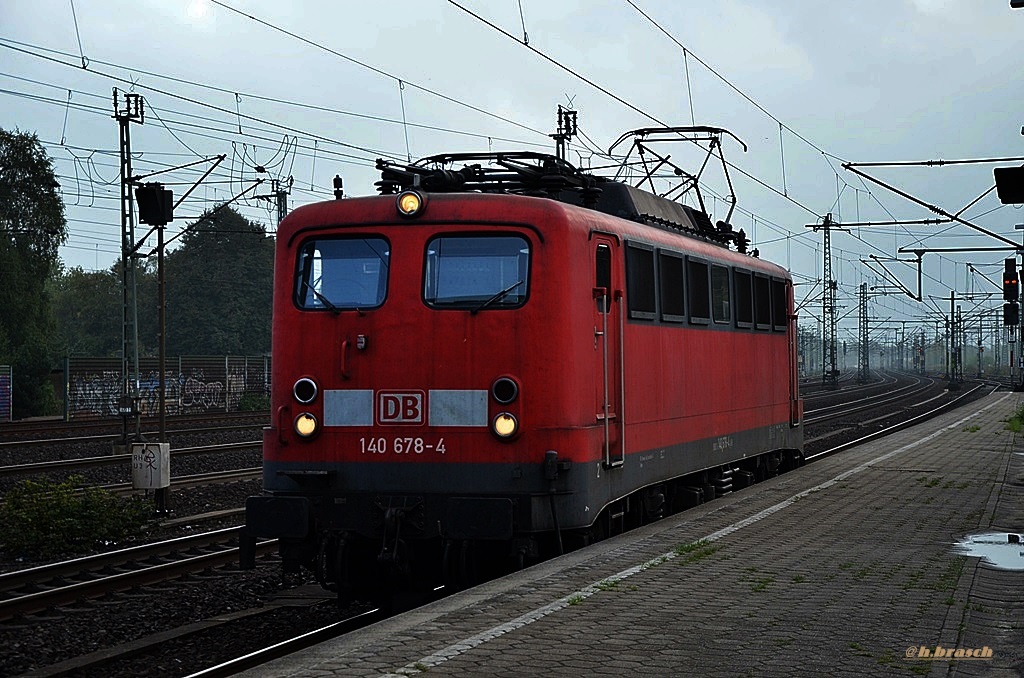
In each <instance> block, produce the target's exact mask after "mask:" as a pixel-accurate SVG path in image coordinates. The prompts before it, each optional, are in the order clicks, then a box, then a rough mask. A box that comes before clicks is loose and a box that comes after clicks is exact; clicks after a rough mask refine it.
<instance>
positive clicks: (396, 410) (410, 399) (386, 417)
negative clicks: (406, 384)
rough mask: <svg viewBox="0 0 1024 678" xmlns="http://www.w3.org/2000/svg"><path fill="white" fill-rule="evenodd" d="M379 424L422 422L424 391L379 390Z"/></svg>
mask: <svg viewBox="0 0 1024 678" xmlns="http://www.w3.org/2000/svg"><path fill="white" fill-rule="evenodd" d="M377 423H378V424H422V423H423V391H377Z"/></svg>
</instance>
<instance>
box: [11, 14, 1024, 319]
mask: <svg viewBox="0 0 1024 678" xmlns="http://www.w3.org/2000/svg"><path fill="white" fill-rule="evenodd" d="M459 4H460V5H462V6H463V7H464V8H465V10H469V12H473V13H475V14H477V15H479V18H477V17H474V16H472V15H471V14H470V13H469V12H467V11H465V10H464V9H460V7H459V6H458V5H457V4H455V3H453V2H448V1H445V0H417V1H416V2H411V1H404V0H396V1H392V2H388V3H377V2H358V3H357V2H344V1H342V2H337V1H336V2H312V1H293V2H270V1H269V0H266V1H264V0H223V2H213V1H212V0H194V1H193V0H181V1H179V2H175V1H173V0H132V1H123V2H122V1H119V0H102V1H101V0H93V1H89V0H75V1H74V4H73V5H72V2H71V1H69V0H6V1H4V2H0V111H2V114H0V125H2V126H3V127H4V128H7V129H11V128H19V129H21V130H25V131H31V132H35V133H37V134H38V135H39V138H40V139H41V140H42V141H43V142H44V144H45V146H46V148H47V150H48V152H49V153H50V155H51V156H52V157H53V158H54V159H55V161H56V167H57V172H58V174H59V180H60V183H61V186H62V192H63V195H64V199H65V202H66V204H67V205H68V209H67V216H68V217H69V226H70V231H71V237H70V239H69V241H68V244H67V246H66V247H65V248H63V249H62V250H61V256H62V257H63V259H64V261H65V263H66V264H67V265H69V266H81V267H83V268H85V269H87V270H91V269H96V268H100V269H103V268H108V267H109V266H110V265H111V264H112V263H113V262H114V260H115V258H116V257H117V255H118V253H119V251H120V246H119V233H120V225H119V215H118V199H117V196H118V190H119V189H118V183H117V182H118V156H117V149H118V128H117V123H116V122H115V121H114V120H113V119H112V118H111V114H112V110H113V104H112V93H111V90H112V88H113V87H118V88H120V89H122V90H129V89H131V88H132V87H134V90H135V91H136V92H138V93H141V94H142V95H143V96H144V97H145V100H146V117H145V122H144V124H142V125H133V126H132V130H131V141H132V150H133V152H134V157H135V160H134V165H135V166H134V170H135V172H136V173H145V172H151V171H155V170H156V169H162V168H166V167H169V166H173V165H177V164H184V163H189V162H193V161H195V160H197V159H199V158H200V157H211V156H215V155H219V154H226V156H227V158H226V160H225V161H224V162H223V163H222V164H221V165H220V167H219V168H218V169H217V170H216V171H215V172H214V174H213V175H212V176H211V177H210V180H211V182H212V183H211V182H208V183H206V184H204V186H203V187H201V188H200V189H198V190H197V191H196V193H195V194H194V195H193V199H191V200H189V201H188V202H187V203H186V204H185V205H183V206H182V207H180V208H179V209H178V211H177V212H176V221H175V222H174V224H173V225H172V228H171V232H172V233H173V232H176V230H178V229H180V228H181V227H183V226H184V225H185V224H186V223H187V222H188V217H194V216H196V215H198V214H199V213H201V212H202V211H203V210H204V209H206V208H208V207H209V206H211V205H213V204H214V202H215V201H218V200H224V199H226V198H228V197H231V196H233V195H235V194H237V193H239V192H242V191H244V190H246V189H247V188H251V187H252V186H253V183H252V182H253V180H254V179H255V178H256V177H257V176H263V177H267V178H276V179H279V180H281V181H283V182H287V180H288V178H289V177H292V181H293V185H292V189H291V194H290V196H289V208H294V207H296V206H298V205H301V204H305V203H308V202H312V201H315V200H322V199H329V198H330V197H331V193H330V191H331V188H332V186H331V179H332V178H333V177H334V176H335V174H340V175H341V176H342V177H344V181H345V190H346V192H347V193H348V194H349V195H366V194H370V193H372V192H373V182H374V181H375V180H376V179H377V178H378V177H377V175H376V173H375V172H374V171H373V162H374V160H375V159H376V158H377V157H390V158H394V159H403V160H404V159H406V158H408V157H412V158H413V159H415V158H417V157H422V156H426V155H432V154H436V153H442V152H458V151H485V150H488V149H489V148H490V149H494V150H510V149H527V150H538V151H546V150H552V149H553V146H552V142H551V140H550V139H549V138H547V136H546V134H549V133H551V132H553V131H554V126H555V111H556V108H557V106H558V105H559V104H562V105H565V106H568V105H572V107H573V108H575V109H576V110H577V111H578V112H579V113H578V116H579V117H578V120H579V127H580V130H581V131H582V132H583V133H584V134H585V138H582V137H581V138H580V139H578V140H576V142H575V143H574V144H573V145H572V147H571V151H570V158H569V159H570V160H571V161H573V162H575V163H577V164H581V165H584V166H604V165H607V164H608V160H607V159H606V158H602V157H600V156H599V155H598V154H596V153H595V152H594V151H595V150H600V151H601V153H606V152H607V150H608V147H609V146H610V145H611V144H612V142H613V141H615V139H616V138H618V136H619V135H620V134H621V133H622V132H624V131H626V130H629V129H636V128H640V127H650V126H655V125H657V124H658V123H657V122H655V121H660V122H662V123H667V124H672V125H689V124H693V123H696V124H698V125H714V126H719V127H725V128H727V129H729V130H730V131H731V132H732V133H734V134H735V135H736V136H737V137H738V138H739V139H741V140H742V141H743V142H745V143H746V144H747V147H748V148H747V151H746V152H745V153H744V152H743V150H742V147H741V146H740V145H739V144H738V143H736V142H734V141H733V140H731V139H728V138H726V140H725V142H724V144H723V145H724V150H725V154H726V159H727V160H728V161H729V162H731V163H732V164H733V165H735V169H733V170H731V171H730V176H731V178H732V181H733V185H734V189H735V194H736V196H737V199H738V206H737V210H736V213H735V214H734V215H733V218H732V223H733V224H734V226H736V227H743V228H745V229H746V231H747V233H748V235H752V236H753V238H754V241H755V242H754V244H755V246H757V247H759V248H760V251H761V255H762V256H763V257H764V258H767V259H771V260H774V261H777V262H779V263H782V264H783V265H787V266H789V267H790V268H791V270H792V271H793V272H794V275H795V276H796V277H797V280H798V282H800V283H802V284H801V286H800V287H799V288H798V298H803V297H804V296H810V297H814V296H817V294H818V293H819V292H818V291H816V290H815V282H816V281H818V280H819V279H820V277H821V269H822V261H821V259H822V255H821V236H820V234H816V233H813V232H811V231H810V229H808V228H806V227H805V225H806V224H812V223H816V222H819V221H820V220H821V217H822V216H823V215H825V214H826V213H832V214H833V217H834V218H835V219H836V220H838V221H844V222H853V221H869V220H892V219H894V218H895V219H928V218H937V216H938V215H936V214H934V213H932V212H931V211H929V210H927V209H924V208H921V207H919V206H916V205H914V204H913V203H911V202H909V201H908V200H906V199H904V198H901V197H899V196H897V195H895V194H893V193H891V192H889V191H887V190H886V189H884V188H882V187H880V186H878V185H875V184H872V183H870V182H867V181H865V180H862V179H861V178H860V177H858V176H857V175H856V174H854V173H852V172H850V171H848V170H844V169H843V168H842V164H843V163H844V162H879V161H910V160H922V161H924V160H937V159H944V160H952V159H970V158H993V157H1015V156H1024V138H1022V136H1021V126H1022V124H1024V110H1022V106H1021V103H1022V102H1024V86H1022V78H1021V76H1020V74H1019V72H1020V64H1021V61H1020V56H1019V48H1020V44H1021V41H1020V36H1021V33H1022V31H1024V10H1012V9H1010V8H1009V3H1008V2H1006V1H1005V0H860V1H858V2H821V1H820V0H785V1H780V0H776V1H774V2H771V1H769V0H718V1H715V2H711V1H710V0H685V1H684V0H607V1H598V0H578V1H572V0H562V1H561V2H557V3H555V2H550V1H548V0H544V1H543V2H542V1H540V0H521V2H520V0H488V1H487V2H482V1H480V0H459ZM230 8H235V10H238V11H233V10H232V9H230ZM645 14H646V15H647V16H646V17H645V16H644V15H645ZM247 15H251V16H247ZM483 20H486V21H489V22H491V23H493V24H494V25H495V26H496V27H497V29H500V30H501V31H505V32H506V33H508V34H510V35H511V36H512V37H511V38H510V37H508V36H507V35H504V34H502V33H501V32H499V30H497V29H496V28H494V27H491V26H489V25H487V24H486V23H484V21H483ZM76 23H77V26H76ZM524 28H525V34H526V36H528V43H529V46H525V45H524V44H523V43H524ZM289 33H290V34H291V35H289ZM680 45H682V47H680ZM531 48H533V49H531ZM683 48H685V50H686V52H685V55H684V49H683ZM534 50H536V51H534ZM545 57H547V58H545ZM549 59H550V60H549ZM83 60H84V61H85V63H86V65H87V67H86V68H83V67H82V64H83ZM705 64H706V65H705ZM559 65H560V66H562V67H564V69H568V70H563V68H561V67H560V66H559ZM707 66H710V67H711V68H712V69H714V71H715V72H717V75H716V74H715V73H714V72H712V71H711V70H709V69H708V68H707ZM573 73H575V74H576V75H574V74H573ZM579 76H582V78H586V80H589V81H590V82H592V83H594V85H597V86H599V87H600V88H603V89H604V90H607V91H608V92H610V93H611V94H614V95H615V97H618V98H619V99H621V100H622V101H618V100H616V99H615V98H613V97H612V96H611V95H610V94H608V93H605V92H602V91H601V89H598V88H596V87H595V86H594V85H592V84H588V82H586V81H585V80H584V79H582V78H581V77H579ZM118 79H120V80H118ZM69 91H70V103H69ZM623 102H625V103H623ZM780 127H781V132H780ZM626 148H627V147H625V146H624V147H620V148H618V149H616V151H617V152H624V151H625V150H626ZM666 150H668V151H669V152H671V153H672V155H673V159H676V160H679V161H680V162H681V163H683V164H684V165H687V166H689V167H690V168H691V169H695V167H696V165H695V164H694V163H699V162H700V161H701V159H702V158H701V157H699V156H698V155H697V151H696V149H695V148H693V147H692V146H686V145H682V144H680V145H674V146H672V147H671V148H669V147H666ZM1002 164H1004V165H1014V164H1021V163H1020V161H1016V162H1006V163H1002ZM257 165H261V166H264V167H265V168H266V169H267V173H265V174H260V175H258V174H257V173H256V171H255V169H254V168H255V167H256V166H257ZM993 166H998V165H993V164H981V165H966V166H947V167H924V168H911V167H899V168H863V171H865V172H868V173H869V174H871V175H872V176H875V177H878V178H880V179H882V180H884V181H886V182H888V183H892V184H893V185H895V186H897V187H899V188H900V189H901V190H904V191H907V192H909V193H911V194H913V195H914V196H916V197H918V198H920V199H921V200H923V201H925V202H927V203H928V204H932V205H936V206H938V207H941V208H943V209H945V210H947V211H949V212H953V213H956V212H959V211H960V210H961V209H963V208H964V207H965V206H966V205H968V204H969V203H970V202H971V201H973V200H974V199H975V198H977V197H978V196H980V195H981V194H983V193H984V192H985V191H986V190H988V189H989V188H991V187H992V185H993V181H992V168H993ZM205 168H206V165H202V164H201V165H198V166H197V167H196V168H194V169H193V170H189V171H185V172H178V173H175V174H174V175H171V176H165V180H167V181H171V182H173V181H186V180H194V179H195V178H198V172H201V171H203V170H204V169H205ZM189 172H191V174H190V173H189ZM747 175H749V176H747ZM703 179H704V181H703V182H702V183H703V185H704V187H705V197H706V198H707V200H708V208H709V210H710V211H712V213H713V214H712V216H713V218H714V219H720V218H723V217H724V216H725V209H726V208H725V205H724V204H723V202H722V201H721V200H719V199H717V198H715V197H713V196H714V195H716V194H717V195H719V196H722V195H726V194H727V193H728V190H727V189H726V187H725V184H724V182H723V178H722V175H721V171H720V169H719V168H717V167H714V166H712V167H709V168H708V170H707V171H706V173H705V175H703ZM173 189H174V191H175V194H176V195H180V194H181V192H182V191H183V190H184V189H185V186H183V185H174V186H173ZM269 190H270V188H269V186H267V185H266V184H264V185H262V186H260V187H258V188H255V189H253V190H250V191H249V192H248V193H247V194H246V195H245V196H244V198H243V202H242V203H240V204H241V205H242V208H241V209H242V211H243V212H244V213H245V214H246V215H247V216H249V217H250V218H252V219H254V220H257V221H260V222H262V223H264V224H266V225H267V226H268V227H270V228H271V229H272V228H273V226H274V224H275V223H276V220H275V217H274V214H273V212H272V210H270V209H269V202H268V201H265V200H259V199H253V198H252V196H254V195H262V194H267V193H269ZM962 216H963V217H964V218H967V219H969V220H971V221H972V222H973V223H976V224H977V225H978V226H981V227H983V228H985V229H987V230H990V231H992V232H995V233H998V234H1000V235H1003V236H1004V237H1007V238H1010V239H1012V240H1013V241H1014V242H1019V241H1020V238H1021V237H1022V236H1024V233H1022V232H1021V231H1017V230H1015V229H1014V225H1015V224H1017V223H1021V222H1024V216H1022V214H1021V212H1020V210H1019V209H1017V208H1015V207H1012V206H1000V204H999V201H998V199H997V198H996V195H995V192H994V191H993V192H991V193H990V194H988V195H987V196H985V197H984V198H982V199H981V200H980V201H979V202H977V204H975V205H974V206H973V207H971V208H970V209H968V210H966V211H965V212H964V213H963V215H962ZM1001 244H1003V243H1000V242H999V241H997V240H995V239H993V238H991V237H989V236H986V235H982V234H979V233H977V232H975V231H972V230H971V229H969V228H967V227H966V226H954V227H951V226H950V225H949V224H945V225H939V226H934V225H930V226H898V227H894V226H887V227H870V228H868V227H866V228H857V229H851V230H850V231H849V232H837V233H834V234H833V238H832V245H833V257H834V263H833V266H834V269H835V272H836V275H837V278H838V279H839V282H840V304H841V305H843V306H844V307H845V308H844V309H843V310H842V311H841V312H842V313H844V314H845V313H851V316H850V318H849V319H848V320H845V321H844V322H843V326H844V327H846V328H853V327H855V325H856V300H855V298H854V296H853V295H854V294H855V293H856V290H857V286H858V285H859V284H860V283H861V282H868V283H869V284H870V285H879V284H880V281H879V280H878V278H879V276H878V274H877V273H876V272H873V271H872V270H871V269H870V268H868V267H867V266H866V265H864V264H863V263H862V262H861V260H862V259H865V258H867V256H868V255H869V254H875V255H877V256H879V257H893V256H895V255H896V254H897V250H898V249H899V248H906V247H922V248H929V247H951V246H960V247H993V246H999V245H1001ZM901 256H902V257H903V258H907V257H908V256H910V255H901ZM1005 256H1007V253H1003V252H979V253H972V254H956V255H953V254H948V255H941V256H940V255H938V254H927V255H925V259H924V273H925V289H924V293H925V296H926V299H927V297H947V298H948V295H949V292H950V290H953V289H955V290H956V291H957V293H958V294H962V293H969V292H993V293H998V290H997V289H996V288H995V287H993V286H992V285H990V284H989V283H987V282H985V281H984V280H983V279H982V278H980V277H979V276H978V275H973V276H972V275H971V274H969V272H968V268H967V266H966V264H965V262H972V263H973V264H975V266H976V267H977V268H978V270H980V271H981V272H982V273H985V274H986V275H988V276H989V277H990V278H991V279H993V280H997V281H998V279H999V276H1000V275H1001V268H1002V260H1003V258H1004V257H1005ZM887 265H888V266H889V267H890V269H891V270H892V271H893V272H894V273H896V274H897V275H898V276H899V277H900V279H901V280H903V281H904V282H905V284H907V285H908V286H910V287H911V288H916V272H915V270H914V269H913V268H911V267H910V266H907V265H904V264H899V263H888V264H887ZM876 269H877V265H876ZM817 290H820V283H819V285H818V288H817ZM997 296H998V294H997ZM997 303H1001V299H997V298H996V297H993V299H992V300H991V301H989V302H988V303H987V304H986V306H987V307H990V308H996V306H997ZM938 308H941V309H948V302H945V303H942V302H932V303H925V304H918V303H916V302H913V301H912V300H910V299H909V298H907V297H905V296H900V295H899V293H894V294H891V295H889V296H887V297H877V298H874V299H872V314H873V315H875V316H877V317H881V318H885V317H890V316H891V317H894V318H898V319H904V318H907V317H922V316H923V315H924V314H925V313H928V312H934V311H935V310H936V309H938ZM970 308H973V304H972V303H969V302H965V304H964V310H965V311H967V310H969V309H970ZM803 315H804V316H805V317H806V316H807V315H820V310H819V309H818V307H817V304H815V306H814V307H813V308H808V309H807V310H806V311H805V312H803ZM846 331H848V330H844V332H846Z"/></svg>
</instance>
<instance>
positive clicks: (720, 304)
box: [711, 264, 732, 323]
mask: <svg viewBox="0 0 1024 678" xmlns="http://www.w3.org/2000/svg"><path fill="white" fill-rule="evenodd" d="M711 313H712V315H713V316H714V319H715V322H716V323H727V322H729V321H730V320H732V308H731V298H730V295H729V269H728V268H726V267H725V266H716V265H714V264H712V265H711Z"/></svg>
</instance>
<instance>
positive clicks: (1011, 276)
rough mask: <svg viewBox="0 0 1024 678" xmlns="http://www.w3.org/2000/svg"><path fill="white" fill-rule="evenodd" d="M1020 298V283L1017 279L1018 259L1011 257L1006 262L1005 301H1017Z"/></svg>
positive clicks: (1004, 274)
mask: <svg viewBox="0 0 1024 678" xmlns="http://www.w3.org/2000/svg"><path fill="white" fill-rule="evenodd" d="M1019 296H1020V281H1019V280H1018V279H1017V259H1016V258H1014V257H1011V258H1009V259H1006V260H1005V261H1004V270H1003V300H1004V301H1017V299H1018V297H1019Z"/></svg>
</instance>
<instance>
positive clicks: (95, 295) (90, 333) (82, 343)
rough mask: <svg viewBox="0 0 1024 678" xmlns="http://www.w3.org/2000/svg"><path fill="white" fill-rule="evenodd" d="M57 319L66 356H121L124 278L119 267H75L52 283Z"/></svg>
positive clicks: (61, 344) (60, 342) (60, 347)
mask: <svg viewBox="0 0 1024 678" xmlns="http://www.w3.org/2000/svg"><path fill="white" fill-rule="evenodd" d="M53 305H54V317H55V320H56V323H57V336H58V338H59V349H60V352H61V353H63V354H64V355H69V356H71V355H78V356H96V357H113V356H119V355H121V305H122V297H121V278H120V276H119V274H118V273H117V267H116V266H115V267H114V268H113V269H111V270H109V271H84V270H82V268H81V267H78V266H76V267H75V268H72V269H70V270H68V271H65V272H64V274H63V275H61V276H60V277H58V278H56V279H55V280H54V284H53Z"/></svg>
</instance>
